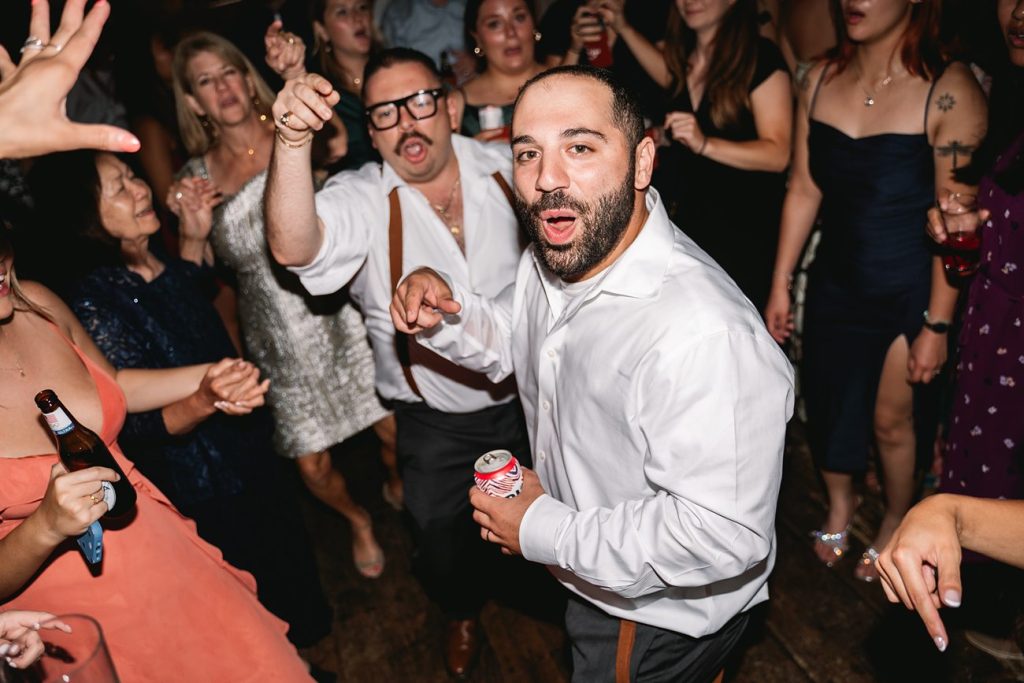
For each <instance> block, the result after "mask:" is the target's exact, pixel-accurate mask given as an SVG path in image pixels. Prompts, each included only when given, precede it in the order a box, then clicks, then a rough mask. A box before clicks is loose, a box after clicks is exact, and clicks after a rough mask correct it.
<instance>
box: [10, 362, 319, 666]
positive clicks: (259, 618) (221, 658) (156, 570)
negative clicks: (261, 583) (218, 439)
mask: <svg viewBox="0 0 1024 683" xmlns="http://www.w3.org/2000/svg"><path fill="white" fill-rule="evenodd" d="M69 343H70V342H69ZM72 347H73V348H74V349H75V352H76V353H77V354H78V356H79V358H81V359H82V362H83V363H84V364H85V366H86V368H87V369H88V371H89V374H90V375H91V376H92V379H93V381H94V382H95V384H96V388H97V391H98V393H99V397H100V401H101V403H102V405H103V428H102V430H100V436H101V438H103V440H104V441H105V442H106V444H107V447H108V448H109V449H110V452H111V453H112V454H113V456H114V458H115V459H116V460H117V462H118V464H119V465H120V466H121V469H122V470H124V472H125V473H126V474H127V475H128V479H129V481H131V483H132V485H133V486H134V487H135V490H136V491H137V493H138V504H137V510H136V514H135V516H134V517H133V518H130V521H128V522H126V523H123V524H121V525H120V526H121V527H122V528H117V522H112V523H107V522H106V521H104V522H103V524H104V533H103V561H102V565H101V567H102V569H101V571H99V572H98V574H97V575H95V576H94V575H93V573H92V572H91V571H90V569H89V567H88V566H87V565H86V563H85V560H84V558H83V557H82V555H81V553H80V552H79V551H78V545H77V544H76V543H75V542H74V541H73V540H69V541H67V542H65V543H63V544H62V545H60V546H59V547H58V548H57V549H56V550H55V551H54V553H53V555H51V557H50V558H49V560H48V561H47V562H46V564H44V565H43V566H42V567H41V568H40V570H39V573H38V574H37V575H36V576H35V577H34V578H33V579H32V580H31V581H30V582H29V584H28V585H27V587H26V588H25V589H24V590H23V591H22V592H21V593H19V594H17V595H15V596H14V597H13V599H11V600H10V601H9V602H7V603H5V604H2V605H0V610H5V609H33V610H45V611H49V612H53V613H55V614H67V613H72V612H74V613H83V614H88V615H90V616H92V617H94V618H96V619H97V620H98V621H99V622H100V624H101V625H102V627H103V632H104V634H105V635H106V639H107V645H108V647H109V649H110V653H111V655H112V657H113V660H114V665H115V666H116V667H117V671H118V674H119V675H120V678H121V681H122V683H135V682H137V681H138V682H145V683H160V682H162V681H167V682H168V683H170V682H171V681H173V682H175V683H180V682H181V681H190V682H197V683H198V682H204V681H210V682H214V681H216V682H218V683H220V682H228V681H230V682H236V681H253V682H256V681H259V682H260V683H263V682H266V681H275V682H281V681H310V680H311V679H310V677H309V674H308V673H307V672H306V667H305V666H304V664H303V662H302V660H301V659H299V657H298V655H297V653H296V652H295V649H294V647H293V646H292V645H291V644H290V643H289V642H288V640H287V639H286V638H285V632H286V630H287V625H286V624H285V623H284V622H283V621H280V620H279V619H277V618H276V617H274V616H273V615H271V614H270V612H268V611H267V610H266V609H264V608H263V606H262V605H260V604H259V602H257V600H256V595H255V593H256V582H255V581H254V580H253V578H252V575H250V574H248V573H246V572H243V571H240V570H238V569H235V568H234V567H232V566H230V565H229V564H227V563H226V562H225V561H224V559H223V557H222V556H221V554H220V551H218V550H217V549H216V548H215V547H213V546H212V545H210V544H208V543H206V542H205V541H203V540H201V539H200V538H199V536H197V535H196V531H195V525H194V524H193V523H192V522H191V521H190V520H188V519H187V518H185V517H183V516H181V514H179V513H178V511H177V510H176V509H175V508H174V506H173V505H171V503H170V501H168V500H167V498H165V497H164V495H163V494H162V493H160V491H159V490H158V489H157V488H156V487H155V486H153V484H152V483H150V482H149V480H147V479H146V478H145V477H143V476H142V475H141V474H140V473H139V472H138V471H137V470H135V468H134V466H133V465H132V463H131V461H129V460H128V459H126V458H125V457H124V456H123V455H122V454H121V451H120V449H119V448H118V446H117V443H116V442H115V439H116V437H117V434H118V432H119V431H120V429H121V424H122V423H123V422H124V416H125V398H124V395H123V394H122V393H121V389H120V388H119V387H118V385H117V384H116V383H115V382H114V380H113V379H112V378H111V377H110V376H108V375H107V374H106V373H104V372H103V371H102V370H101V369H100V368H99V367H97V366H96V365H94V364H93V363H92V362H91V361H90V360H89V359H88V358H87V357H86V356H85V355H84V354H83V353H82V352H81V351H79V350H78V348H77V347H74V345H72ZM56 462H57V455H56V454H50V455H39V456H30V457H23V458H0V538H2V537H4V536H6V535H7V534H9V533H10V532H11V531H12V530H13V529H14V528H15V527H17V526H18V525H19V524H21V523H22V522H23V521H24V520H25V518H26V517H28V516H29V515H30V514H32V512H33V511H35V509H36V508H37V507H38V506H39V504H40V502H41V501H42V498H43V494H44V492H45V491H46V486H47V483H48V481H49V478H50V468H51V467H52V466H53V464H54V463H56ZM268 504H272V502H270V501H268ZM267 542H268V543H273V539H267ZM0 561H2V558H0Z"/></svg>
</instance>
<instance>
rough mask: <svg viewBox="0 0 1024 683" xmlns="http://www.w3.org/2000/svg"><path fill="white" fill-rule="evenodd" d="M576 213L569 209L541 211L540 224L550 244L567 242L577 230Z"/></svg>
mask: <svg viewBox="0 0 1024 683" xmlns="http://www.w3.org/2000/svg"><path fill="white" fill-rule="evenodd" d="M576 220H577V216H576V213H575V212H573V211H571V210H569V209H549V210H547V211H541V213H540V224H541V227H542V228H543V230H544V238H545V239H546V240H547V241H548V243H549V244H566V243H567V242H569V241H570V240H571V239H572V237H573V235H574V234H575V232H576Z"/></svg>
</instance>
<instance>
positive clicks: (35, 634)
mask: <svg viewBox="0 0 1024 683" xmlns="http://www.w3.org/2000/svg"><path fill="white" fill-rule="evenodd" d="M41 628H48V629H58V630H61V631H64V632H65V633H71V627H70V626H68V625H67V624H65V623H64V622H63V621H61V620H59V619H57V618H56V617H55V616H53V615H52V614H50V613H49V612H32V611H29V610H9V611H7V612H0V657H6V659H7V663H8V665H9V666H10V667H11V668H14V669H25V668H27V667H29V666H31V665H32V663H33V662H35V661H36V660H37V659H39V657H40V655H42V654H43V639H42V638H40V637H39V629H41Z"/></svg>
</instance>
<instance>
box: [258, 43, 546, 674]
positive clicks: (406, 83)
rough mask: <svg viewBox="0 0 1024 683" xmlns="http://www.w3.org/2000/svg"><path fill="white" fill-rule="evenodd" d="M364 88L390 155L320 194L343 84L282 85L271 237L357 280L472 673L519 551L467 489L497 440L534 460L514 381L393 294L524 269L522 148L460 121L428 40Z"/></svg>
mask: <svg viewBox="0 0 1024 683" xmlns="http://www.w3.org/2000/svg"><path fill="white" fill-rule="evenodd" d="M363 88H364V91H363V101H364V102H365V103H366V105H367V118H368V123H369V130H370V137H371V139H372V141H373V144H374V147H376V148H377V149H378V150H379V151H380V154H381V157H382V158H383V160H384V163H383V166H380V165H377V164H372V163H370V164H367V165H365V166H363V167H362V168H361V169H359V170H357V171H348V172H344V173H340V174H338V175H336V176H334V177H332V178H331V179H330V180H328V181H327V184H326V185H325V186H324V188H323V189H322V190H320V191H319V192H318V193H316V195H315V199H314V187H313V180H312V175H311V172H310V153H309V150H310V145H309V142H310V140H311V139H312V136H313V130H319V129H320V128H321V127H322V126H323V122H324V121H326V120H329V119H330V116H331V106H332V105H333V104H334V103H336V102H337V99H338V95H337V93H335V92H334V90H333V89H332V88H331V85H330V84H329V83H328V82H327V81H326V80H325V79H323V78H321V77H320V76H317V75H315V74H309V75H306V76H303V77H302V78H300V79H295V80H293V81H289V82H288V83H287V84H286V85H285V88H284V89H283V90H282V91H281V93H280V94H279V95H278V98H277V100H276V101H275V103H274V106H273V112H274V117H275V124H276V125H277V137H276V141H275V145H274V154H273V157H272V159H271V163H270V169H269V173H268V177H267V189H266V219H267V220H266V225H267V241H268V243H269V245H270V249H271V252H272V253H273V255H274V257H275V259H277V261H278V262H280V263H281V264H283V265H285V266H288V267H289V269H290V270H292V271H293V272H295V273H296V274H298V276H299V278H300V280H301V281H302V284H303V286H304V287H305V288H306V289H308V290H309V291H310V292H311V293H313V294H326V293H330V292H335V291H337V290H338V289H341V288H342V287H344V286H345V285H346V284H350V290H349V291H350V293H351V295H352V298H353V299H354V300H355V301H356V303H357V304H359V307H360V309H361V310H362V312H363V315H364V316H365V318H366V327H367V330H368V331H369V335H370V342H371V344H372V347H373V352H374V361H375V364H376V381H377V390H378V392H379V393H380V394H381V396H382V397H383V398H384V399H386V400H387V401H389V402H390V404H391V406H392V407H393V408H394V410H395V418H396V423H397V428H398V434H397V437H398V438H397V452H398V461H399V467H400V469H401V472H402V476H403V481H404V489H405V507H406V508H407V509H408V510H409V512H410V516H411V517H412V519H413V522H414V536H415V542H416V558H415V559H416V562H415V566H416V569H417V573H418V574H419V576H420V578H421V579H422V580H423V584H424V587H425V588H426V589H427V592H428V594H429V595H430V596H431V597H432V598H433V599H434V600H435V601H436V602H437V603H438V604H439V606H440V607H441V609H442V610H443V611H444V613H445V615H446V616H447V618H448V629H447V632H448V633H447V638H446V643H445V662H446V665H447V667H448V669H449V671H451V673H452V674H454V675H456V676H464V675H466V674H467V673H468V671H469V669H470V667H471V666H472V664H473V660H474V658H475V655H476V652H477V649H478V643H479V639H478V634H477V628H478V622H477V616H478V613H479V610H480V607H481V605H482V603H483V601H484V600H485V599H486V598H487V596H488V585H490V584H493V583H494V582H493V581H491V580H490V578H491V577H493V576H494V575H495V572H496V571H502V570H501V569H500V568H498V569H496V568H495V567H494V564H495V563H494V560H498V564H506V565H507V564H508V563H507V562H504V563H503V562H502V561H501V557H500V555H499V554H498V553H497V552H496V550H495V549H494V548H491V547H488V546H487V545H486V544H485V543H483V542H482V541H481V540H480V538H479V535H478V534H477V529H476V527H475V525H474V524H473V520H472V517H471V512H472V510H471V508H470V506H469V502H468V500H467V499H466V495H465V492H466V487H467V486H469V485H471V484H472V480H473V479H472V478H473V462H474V461H475V460H476V458H477V457H479V456H480V455H481V454H483V453H485V452H487V451H489V450H493V449H497V448H506V449H510V450H513V451H514V452H516V453H517V454H520V455H522V457H524V458H526V459H527V460H529V459H530V452H529V444H528V441H527V434H526V429H525V426H524V425H523V421H522V411H521V408H520V406H519V402H518V400H516V397H515V387H514V383H513V382H512V381H511V379H510V380H509V381H507V382H504V383H501V384H497V385H496V384H494V383H492V382H490V381H488V379H487V378H486V377H484V376H483V375H480V374H478V373H473V372H467V371H466V370H464V369H462V368H460V367H458V366H456V365H454V364H452V363H450V362H448V361H446V360H444V359H442V358H440V357H438V356H437V355H435V354H433V353H431V352H429V351H427V350H426V349H423V348H421V347H419V346H418V345H417V344H411V345H410V344H408V343H407V342H408V340H407V339H406V338H405V337H404V336H403V335H397V336H396V334H395V329H394V326H393V325H392V323H391V317H390V314H389V312H388V307H389V305H390V302H391V296H392V292H393V291H394V287H395V284H396V283H397V282H398V279H399V277H400V276H401V274H402V273H403V272H405V271H407V270H410V269H412V268H413V267H414V266H419V265H429V266H433V267H436V268H438V269H443V270H445V271H446V272H448V273H450V274H451V275H452V277H453V278H454V279H456V280H458V281H459V283H460V284H461V285H462V286H463V287H466V288H467V289H468V290H470V291H473V292H476V293H478V294H480V295H482V296H495V295H497V294H498V293H499V292H501V291H502V290H503V289H505V288H506V287H507V286H508V285H509V284H510V283H511V282H512V281H513V279H514V278H515V270H516V265H517V263H518V261H519V256H520V253H521V252H522V248H521V245H520V242H519V230H518V225H517V222H516V217H515V214H514V213H513V210H512V206H511V199H510V198H511V190H510V189H509V185H508V181H509V180H510V178H511V160H510V158H509V153H508V150H507V149H502V148H500V147H497V146H493V145H492V146H487V145H483V144H481V143H478V142H476V141H475V140H471V139H469V138H464V137H462V136H458V135H453V134H452V132H451V131H452V130H453V129H454V128H455V127H456V126H455V111H456V109H455V103H454V102H453V100H452V99H451V98H450V97H449V96H448V94H447V93H446V91H445V90H444V89H443V86H442V84H441V77H440V75H439V74H438V72H437V68H436V66H435V65H434V62H433V60H432V59H430V58H429V57H427V56H426V55H423V54H422V53H419V52H416V51H415V50H410V49H407V48H393V49H390V50H385V51H383V52H381V53H379V54H377V55H375V56H374V57H373V58H371V60H370V62H369V63H368V64H367V66H366V69H365V72H364V85H363ZM311 390H315V387H311ZM323 400H325V401H329V400H331V397H330V396H324V397H323ZM518 569H519V570H522V569H523V567H522V566H520V567H519V568H518ZM491 588H492V589H493V585H492V586H491Z"/></svg>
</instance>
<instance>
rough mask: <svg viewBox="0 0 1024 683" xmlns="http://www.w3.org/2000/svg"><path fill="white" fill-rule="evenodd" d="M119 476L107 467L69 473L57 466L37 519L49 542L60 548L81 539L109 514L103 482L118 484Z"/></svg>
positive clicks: (53, 468) (52, 470) (51, 473)
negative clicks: (90, 526) (74, 538)
mask: <svg viewBox="0 0 1024 683" xmlns="http://www.w3.org/2000/svg"><path fill="white" fill-rule="evenodd" d="M120 478H121V475H119V474H118V473H117V472H115V471H114V470H112V469H109V468H107V467H88V468H86V469H84V470H78V471H77V472H68V471H67V469H66V468H65V467H64V465H62V464H60V463H57V464H55V465H54V466H53V467H52V468H50V483H49V484H48V485H47V487H46V493H44V494H43V502H41V503H40V504H39V508H38V509H37V510H36V512H35V513H33V514H36V515H39V516H40V520H41V522H42V525H43V528H44V529H45V530H46V532H47V533H48V534H49V535H50V536H49V538H48V539H47V541H48V542H49V543H50V544H51V545H53V546H57V545H58V544H59V543H62V542H63V541H64V540H65V539H67V538H72V537H75V536H81V535H82V534H84V533H85V530H86V529H88V528H89V525H90V524H92V523H93V522H95V521H96V520H97V519H99V518H100V517H102V516H103V515H104V514H105V513H106V512H107V504H106V503H105V502H104V501H103V495H102V492H103V486H102V484H101V482H104V481H111V482H112V481H117V480H119V479H120Z"/></svg>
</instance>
